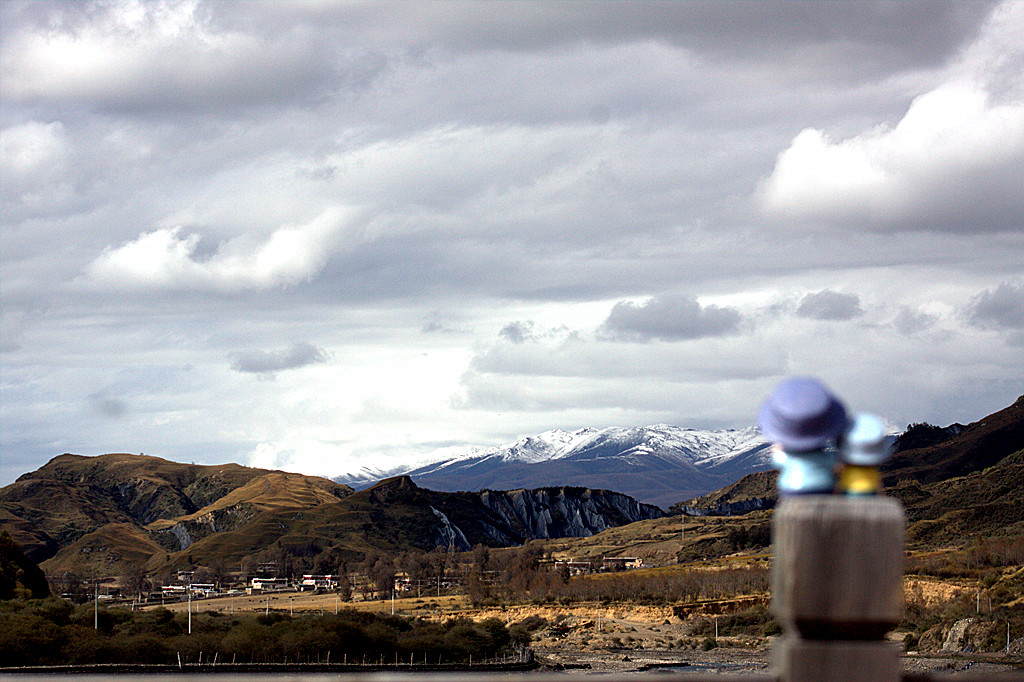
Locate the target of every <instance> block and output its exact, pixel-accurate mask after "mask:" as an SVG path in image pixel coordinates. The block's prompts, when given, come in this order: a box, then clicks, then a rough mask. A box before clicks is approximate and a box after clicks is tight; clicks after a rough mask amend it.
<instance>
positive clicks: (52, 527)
mask: <svg viewBox="0 0 1024 682" xmlns="http://www.w3.org/2000/svg"><path fill="white" fill-rule="evenodd" d="M259 479H263V480H264V481H265V482H264V483H262V484H261V483H260V482H259ZM313 481H315V483H312V482H313ZM248 484H251V487H248V488H246V486H247V485H248ZM235 491H241V492H238V493H236V497H235V498H232V497H229V496H230V495H231V494H232V493H235ZM351 492H352V491H351V489H350V488H348V487H347V486H342V485H338V484H337V483H334V482H332V481H329V480H327V479H324V478H316V477H307V476H300V475H298V474H284V473H282V472H273V471H268V470H265V469H252V468H249V467H243V466H241V465H238V464H223V465H215V466H204V465H196V464H181V463H178V462H171V461H168V460H165V459H160V458H158V457H146V456H143V455H129V454H109V455H102V456H99V457H83V456H80V455H68V454H65V455H60V456H59V457H55V458H53V459H52V460H50V461H49V462H48V463H47V464H45V465H44V466H43V467H41V468H40V469H38V470H37V471H34V472H32V473H29V474H25V475H23V476H21V477H20V478H18V480H17V481H15V482H14V483H12V484H11V485H9V486H6V487H4V488H2V489H0V522H2V524H3V527H4V529H6V530H8V532H10V533H11V536H12V537H13V538H14V540H15V542H17V543H18V544H19V545H20V546H21V547H22V548H23V549H24V551H25V553H26V555H28V556H29V557H30V558H32V559H33V560H34V561H37V562H43V561H44V560H46V559H50V558H51V557H53V556H54V555H55V554H56V553H57V552H58V551H64V552H66V551H67V550H68V547H69V546H70V545H72V544H74V543H75V542H77V541H78V540H79V539H81V538H83V537H84V536H85V535H87V534H91V533H94V532H96V531H97V530H98V529H100V528H103V527H104V526H108V525H110V524H114V526H115V527H118V528H122V529H124V528H128V527H140V526H143V525H146V524H152V523H154V522H160V521H161V520H165V519H166V520H176V519H179V518H186V519H187V518H189V517H194V516H195V515H197V513H199V512H201V511H202V510H203V509H204V508H211V511H210V513H211V515H212V514H213V513H214V512H219V513H220V514H221V516H222V517H224V518H227V517H230V516H237V517H249V516H252V515H253V514H255V513H258V512H259V511H260V510H262V509H266V508H273V507H275V506H278V507H281V506H287V504H288V500H292V502H293V506H296V507H301V506H304V505H308V504H311V503H312V502H313V500H315V499H318V500H320V501H321V502H323V501H325V500H326V499H328V498H329V499H332V500H335V501H336V500H338V499H341V498H343V497H345V496H346V495H348V494H350V493H351ZM218 503H219V504H218ZM173 525H175V522H174V521H169V522H168V523H167V526H168V527H170V526H173Z"/></svg>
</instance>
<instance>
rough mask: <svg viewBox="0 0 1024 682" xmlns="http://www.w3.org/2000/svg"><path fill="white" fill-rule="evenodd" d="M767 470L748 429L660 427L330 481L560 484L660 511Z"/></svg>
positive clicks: (762, 445) (553, 439) (541, 438)
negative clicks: (399, 479) (404, 478)
mask: <svg viewBox="0 0 1024 682" xmlns="http://www.w3.org/2000/svg"><path fill="white" fill-rule="evenodd" d="M770 467H771V459H770V454H769V443H768V441H767V440H766V439H765V438H764V436H762V435H761V433H760V431H759V430H758V429H757V428H755V427H749V428H745V429H729V430H720V431H701V430H696V429H685V428H680V427H676V426H667V425H664V424H659V425H656V426H643V427H635V428H620V427H611V428H605V429H592V428H588V429H580V430H578V431H561V430H557V429H556V430H553V431H545V432H544V433H541V434H538V435H536V436H530V437H527V438H523V439H521V440H519V441H517V442H515V443H513V444H511V445H505V446H500V447H494V448H488V449H480V448H473V449H470V450H467V451H466V452H464V453H461V454H458V455H455V456H449V457H446V458H445V459H440V460H437V461H433V462H430V463H427V464H422V463H421V464H418V465H412V466H398V467H394V468H388V469H380V468H373V467H364V468H362V469H359V470H357V471H353V472H351V473H348V474H345V475H342V476H337V477H335V478H334V479H333V480H334V481H335V482H336V483H340V484H343V485H348V486H351V487H353V488H355V489H361V488H366V487H369V486H371V485H373V484H374V483H376V482H377V481H379V480H382V479H385V478H390V477H394V476H409V477H410V478H412V479H413V480H414V481H415V482H416V483H417V484H418V485H421V486H423V487H426V488H430V489H432V490H441V491H457V490H482V489H488V488H489V489H494V490H509V489H516V488H536V487H539V486H543V485H550V484H551V483H555V482H556V483H558V484H559V485H575V486H586V487H591V488H607V489H612V490H616V491H618V492H622V493H625V494H627V495H629V496H631V497H634V498H636V499H638V500H641V501H643V502H646V503H649V504H655V505H658V506H662V507H667V506H668V505H670V504H672V503H674V502H678V501H679V500H682V499H687V498H690V497H695V496H697V495H702V494H704V493H708V492H710V491H712V490H717V489H718V488H721V487H722V486H725V485H728V484H730V483H732V482H734V481H736V480H737V479H738V478H740V477H742V476H743V475H745V474H748V473H751V472H754V471H763V470H765V469H768V468H770Z"/></svg>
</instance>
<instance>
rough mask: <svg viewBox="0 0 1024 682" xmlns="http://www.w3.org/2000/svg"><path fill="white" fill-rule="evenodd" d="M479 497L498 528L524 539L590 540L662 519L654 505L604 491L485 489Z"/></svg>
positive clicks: (569, 488) (568, 488)
mask: <svg viewBox="0 0 1024 682" xmlns="http://www.w3.org/2000/svg"><path fill="white" fill-rule="evenodd" d="M479 496H480V502H481V504H483V506H484V507H486V508H487V509H488V510H489V511H490V512H492V513H493V514H494V515H496V516H497V517H498V518H499V519H500V520H501V525H503V526H506V527H508V528H510V529H512V530H513V531H514V532H515V536H517V538H519V537H521V538H523V539H525V538H564V537H575V538H582V537H590V536H591V535H595V534H597V533H600V532H601V531H604V530H608V529H609V528H613V527H615V526H621V525H623V524H626V523H633V522H634V521H642V520H645V519H656V518H660V517H661V516H663V513H662V511H661V509H659V508H658V507H655V506H654V505H650V504H643V503H641V502H637V501H636V500H634V499H633V498H632V497H629V496H628V495H623V494H620V493H614V492H610V491H607V490H596V491H595V490H590V489H588V488H572V487H563V488H537V489H535V490H508V491H493V490H484V491H482V492H481V493H479ZM496 530H497V529H496Z"/></svg>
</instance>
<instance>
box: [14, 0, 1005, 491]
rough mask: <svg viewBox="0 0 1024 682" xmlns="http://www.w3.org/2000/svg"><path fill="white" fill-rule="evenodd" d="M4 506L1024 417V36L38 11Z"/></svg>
mask: <svg viewBox="0 0 1024 682" xmlns="http://www.w3.org/2000/svg"><path fill="white" fill-rule="evenodd" d="M0 12H2V17H0V18H2V25H3V31H2V73H0V95H2V108H0V125H2V154H0V173H2V177H0V180H2V183H0V188H2V243H0V259H2V260H0V266H2V273H0V274H2V288H0V294H2V307H0V314H2V333H3V337H2V356H0V358H2V377H0V381H2V394H0V418H2V423H0V438H2V442H0V454H2V470H0V484H6V483H9V482H11V481H13V480H14V478H16V477H17V476H18V475H20V474H21V473H24V472H27V471H31V470H34V469H36V468H37V467H39V466H40V465H42V464H43V463H44V462H46V461H47V460H48V459H50V458H51V457H53V456H55V455H57V454H60V453H63V452H74V453H79V454H87V455H95V454H101V453H105V452H134V453H139V452H144V453H146V454H153V455H159V456H162V457H166V458H169V459H174V460H178V461H192V462H196V463H218V462H227V461H236V462H241V463H246V464H252V465H257V466H265V467H277V468H284V469H289V470H293V471H301V472H304V473H311V474H324V475H336V474H339V473H343V472H345V471H347V470H350V469H353V468H357V467H359V466H362V465H367V464H369V465H377V466H382V465H389V464H392V463H397V462H401V461H406V460H418V459H421V458H424V457H427V456H431V455H432V454H435V453H439V452H447V451H449V450H451V449H458V448H464V447H466V446H486V445H497V444H502V443H505V442H508V441H511V440H514V439H516V438H518V437H521V436H524V435H529V434H534V433H538V432H540V431H543V430H546V429H550V428H556V427H557V428H564V429H575V428H580V427H584V426H594V427H604V426H612V425H620V426H630V425H642V424H653V423H669V424H674V425H678V426H689V427H695V428H729V427H741V426H748V425H750V424H752V423H754V421H755V415H756V411H757V406H758V404H759V403H760V402H761V400H762V399H763V398H764V396H765V395H766V394H767V393H768V392H769V391H770V390H771V388H772V387H773V386H774V385H775V384H776V383H777V382H778V381H780V380H781V379H782V378H784V377H786V376H788V375H792V374H813V375H816V376H819V377H821V378H822V379H824V380H825V381H826V383H828V384H829V385H830V386H831V387H832V388H833V389H834V390H835V391H836V392H837V393H838V394H839V395H840V396H841V397H842V398H843V399H844V400H845V401H846V403H847V405H848V407H850V408H851V409H855V410H872V411H875V412H878V413H880V414H882V415H883V416H885V417H886V418H887V419H888V420H889V421H890V422H891V423H893V424H895V425H901V426H905V425H906V424H907V423H909V422H917V421H928V422H932V423H939V424H948V423H951V422H953V421H961V422H968V421H973V420H975V419H978V418H980V417H982V416H984V415H986V414H988V413H991V412H992V411H995V410H997V409H1000V408H1002V407H1005V406H1007V405H1009V404H1010V403H1012V402H1013V401H1014V400H1015V399H1016V398H1017V396H1019V395H1021V394H1022V393H1024V369H1022V368H1024V228H1022V217H1021V216H1022V215H1024V191H1022V190H1021V187H1024V38H1022V36H1024V3H1022V2H1011V3H1005V4H998V3H995V4H993V3H986V2H961V3H949V2H937V3H931V2H914V3H898V2H889V3H856V2H844V3H807V4H802V3H776V2H772V3H764V4H757V3H747V2H742V3H740V2H730V3H718V2H709V3H700V2H687V3H632V2H629V3H617V2H601V3H593V4H588V3H547V2H528V3H503V2H480V3H437V4H434V3H427V2H416V3H395V4H392V3H373V2H368V3H362V2H339V3H328V2H320V1H318V0H317V1H314V0H305V1H298V0H296V1H294V2H268V3H265V4H260V3H255V2H246V3H236V2H198V1H186V2H177V1H174V0H167V1H161V2H133V1H122V0H110V1H106V2H93V3H86V2H83V3H65V2H17V1H10V2H3V3H2V4H0Z"/></svg>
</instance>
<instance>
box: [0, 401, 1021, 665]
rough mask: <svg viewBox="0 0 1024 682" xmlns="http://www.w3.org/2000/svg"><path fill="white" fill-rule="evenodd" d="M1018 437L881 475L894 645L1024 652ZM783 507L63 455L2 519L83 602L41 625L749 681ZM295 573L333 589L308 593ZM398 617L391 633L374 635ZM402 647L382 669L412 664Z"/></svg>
mask: <svg viewBox="0 0 1024 682" xmlns="http://www.w3.org/2000/svg"><path fill="white" fill-rule="evenodd" d="M1022 424H1024V398H1022V399H1020V400H1018V401H1016V402H1015V403H1014V404H1013V405H1011V406H1010V407H1008V408H1006V409H1005V410H1002V411H1000V412H998V413H995V414H993V415H988V416H987V417H985V418H983V419H981V420H978V421H977V422H974V423H972V424H968V425H966V426H964V425H956V428H952V427H950V428H949V429H932V428H923V427H920V428H916V429H914V428H912V429H910V430H909V431H908V434H910V435H912V436H913V437H912V438H910V437H908V442H909V443H910V444H911V445H912V447H911V446H910V445H908V446H907V448H906V449H904V450H900V451H899V452H898V453H897V454H896V456H895V458H894V459H893V460H892V461H891V462H890V463H889V464H888V465H887V466H886V467H885V469H884V476H885V480H886V485H887V493H888V494H890V495H892V496H894V497H895V498H897V499H898V500H899V501H900V502H901V503H902V504H903V506H904V508H905V510H906V517H907V522H908V526H907V533H906V540H907V553H906V557H905V567H906V571H905V573H906V578H905V602H906V615H905V617H904V620H903V622H901V623H900V624H899V626H898V627H897V628H896V629H895V630H893V631H892V632H891V633H890V635H889V636H890V638H891V639H893V640H895V641H898V642H900V643H901V644H903V646H904V648H905V649H906V650H908V651H918V652H921V653H920V655H921V656H926V657H935V656H940V657H941V656H946V657H949V656H954V657H955V656H961V655H963V654H964V652H965V651H968V650H969V651H972V652H988V653H989V654H993V655H994V654H995V653H996V652H998V651H1004V654H1005V651H1007V650H1008V651H1009V658H1007V659H1006V660H1007V661H1014V660H1017V659H1016V658H1014V656H1018V657H1019V656H1020V653H1021V652H1020V649H1022V648H1024V639H1022V637H1024V598H1022V597H1021V596H1020V595H1022V594H1024V489H1022V488H1024V485H1022V482H1024V428H1022ZM588 437H589V436H588ZM645 437H646V436H645ZM645 442H646V441H645ZM638 452H639V451H638V450H636V449H635V448H634V449H633V450H632V451H631V454H630V455H629V456H630V457H635V456H639V455H638V454H637V453H638ZM612 459H614V458H612ZM928 463H930V464H928ZM634 480H640V479H634ZM775 502H776V496H775V491H774V472H771V471H753V472H749V473H747V474H745V475H743V476H742V477H740V478H739V479H738V480H734V481H733V482H732V483H730V484H729V485H726V486H723V487H721V488H719V489H717V490H715V491H712V492H710V493H706V494H702V495H699V496H694V497H692V498H687V499H680V500H677V501H676V502H675V503H673V504H672V505H670V506H669V508H668V510H667V511H666V510H664V509H662V508H659V507H657V506H654V505H648V504H645V503H642V502H640V501H638V500H637V499H635V498H633V497H630V496H628V495H624V494H621V493H618V492H613V491H610V490H604V489H599V488H588V487H576V486H555V487H541V488H533V489H512V490H481V491H478V492H465V491H462V492H444V491H437V490H431V489H429V488H426V487H423V486H421V485H419V484H418V483H417V482H416V481H415V480H414V479H413V478H412V477H411V476H408V475H401V476H396V477H394V478H390V479H386V480H383V481H379V482H377V483H376V484H375V485H373V486H370V487H369V488H365V489H363V490H358V491H357V490H354V489H353V488H352V487H349V486H346V485H342V484H339V483H337V482H335V481H330V480H328V479H325V478H318V477H310V476H303V475H300V474H289V473H285V472H277V471H269V470H260V469H250V468H246V467H240V466H238V465H221V466H203V465H193V464H180V463H175V462H170V461H167V460H163V459H159V458H154V457H144V456H140V455H129V454H112V455H103V456H100V457H81V456H77V455H61V456H58V457H56V458H54V459H53V460H52V461H51V462H50V463H48V464H47V465H45V466H44V467H42V468H41V469H39V470H38V471H36V472H31V473H29V474H25V475H24V476H22V477H21V478H19V479H18V481H17V482H16V483H14V484H12V485H10V486H6V487H5V488H3V489H0V524H2V527H3V531H4V533H6V534H7V537H9V538H10V542H11V543H12V545H11V546H12V547H17V548H20V549H19V550H18V551H19V552H21V551H23V555H19V556H22V558H21V559H18V561H20V562H22V563H21V564H18V565H22V564H24V565H25V566H26V567H31V566H34V564H33V563H32V562H33V561H34V562H35V563H38V564H39V565H40V566H41V567H42V569H43V571H45V574H46V575H45V577H41V578H40V580H43V581H44V582H45V579H47V578H48V579H49V585H50V589H52V590H53V591H54V592H56V593H57V594H62V595H66V596H67V597H68V598H70V599H71V600H73V601H77V602H80V603H81V605H80V606H78V607H59V608H58V609H57V610H56V611H52V610H51V611H52V612H53V613H57V614H58V615H59V614H61V613H63V614H64V615H63V616H61V617H62V618H65V620H67V623H68V625H67V626H68V627H71V626H75V627H78V626H81V625H84V624H86V623H89V622H91V621H90V618H91V617H92V615H93V614H92V613H91V612H90V607H92V608H93V610H95V611H96V614H97V616H96V617H97V618H98V617H99V616H98V614H101V613H102V614H107V615H106V616H104V617H105V618H107V620H108V621H109V622H110V623H111V626H110V627H111V628H112V629H111V630H110V633H109V635H110V636H115V635H117V636H120V635H118V633H119V632H121V633H122V634H123V635H124V636H125V637H127V636H128V634H127V633H128V632H129V631H131V632H135V631H140V628H141V631H146V628H154V627H157V625H158V624H159V623H164V625H160V627H164V626H165V625H166V626H167V627H171V625H168V623H171V622H173V623H174V625H173V628H171V629H172V630H173V631H174V632H176V633H178V634H176V635H175V637H180V633H181V628H182V627H184V625H183V623H184V622H185V621H184V620H183V619H185V618H186V617H187V616H188V612H189V611H191V612H192V613H191V617H192V618H193V619H196V620H195V625H196V626H197V627H213V626H216V627H217V628H220V629H219V630H218V632H220V633H221V634H220V635H218V637H227V634H230V635H231V637H229V638H227V639H225V640H224V642H230V641H234V640H238V641H243V640H244V641H248V638H249V637H250V635H251V636H256V635H258V634H259V633H260V632H263V633H264V634H266V632H269V631H270V630H274V631H275V632H276V631H278V630H282V629H287V628H288V627H293V626H294V627H300V623H303V622H305V621H302V620H301V619H305V618H320V619H328V621H329V620H330V618H332V617H335V616H334V614H335V612H338V614H339V615H338V616H337V617H338V618H341V619H342V621H345V619H351V618H354V617H355V616H352V615H345V614H351V613H353V612H354V613H362V614H365V616H366V617H367V618H381V619H385V620H382V621H380V623H385V622H386V623H389V625H387V627H392V626H394V627H399V626H398V624H399V623H402V622H405V623H417V624H421V625H422V627H433V628H435V630H433V631H431V632H433V633H434V634H432V635H430V637H434V636H435V635H436V636H441V634H442V630H444V629H445V628H449V627H455V625H453V624H457V623H465V624H469V623H476V624H481V623H490V624H491V625H488V626H487V627H492V628H494V630H493V632H492V633H491V635H493V636H495V637H498V634H500V633H498V630H497V628H499V627H500V628H502V629H503V631H505V630H507V633H506V635H501V637H498V639H495V640H493V641H494V642H498V641H506V640H504V639H502V638H504V637H509V638H510V639H508V640H507V641H508V642H511V641H516V642H520V643H523V642H528V643H529V644H530V647H531V648H532V649H534V650H535V651H537V652H539V653H540V654H542V655H543V656H544V657H545V660H547V661H548V662H549V663H550V664H551V665H555V666H556V667H557V666H558V665H567V666H576V665H591V666H592V667H597V666H603V667H602V669H623V668H622V667H621V666H622V665H623V664H627V663H628V664H629V665H630V666H633V667H634V668H635V667H636V666H644V665H659V664H666V665H667V664H669V663H672V662H673V661H675V662H679V661H683V660H686V661H691V662H692V661H698V660H702V661H713V660H719V661H724V662H725V663H723V665H726V664H728V665H734V664H735V665H744V666H755V667H750V668H744V669H757V668H756V666H759V665H763V662H764V657H765V655H766V651H767V647H768V646H769V644H770V642H771V641H772V638H773V637H775V636H777V634H778V632H779V626H778V624H777V623H776V622H775V620H774V619H773V617H772V616H771V613H770V612H769V610H768V605H769V602H770V595H769V581H768V577H769V572H770V566H771V542H772V538H771V524H772V515H773V511H772V509H773V507H774V505H775ZM12 551H13V550H12ZM25 562H28V563H27V564H26V563H25ZM30 565H31V566H30ZM19 570H20V569H19ZM25 570H26V571H27V570H28V568H26V569H25ZM25 575H27V573H25ZM40 576H42V574H41V573H40ZM304 576H309V577H310V579H311V580H312V579H313V578H316V579H317V580H321V582H322V583H323V584H322V586H321V587H319V588H318V589H317V590H316V591H313V590H312V587H311V588H310V590H309V591H298V585H299V583H300V582H301V581H302V579H303V577H304ZM254 579H264V580H269V581H271V583H272V584H273V585H274V586H276V589H274V591H272V592H269V593H264V592H261V591H260V589H258V588H256V587H255V584H254V582H253V581H254ZM36 582H39V581H38V580H37V581H36ZM314 582H315V581H314ZM190 584H191V585H192V587H189V585H190ZM36 589H38V585H36V586H35V587H33V588H32V590H36ZM44 589H45V588H44ZM190 590H191V591H192V593H193V598H192V599H191V603H189V601H188V600H183V595H185V594H188V592H189V591H190ZM247 591H251V592H252V593H251V594H247ZM28 592H29V587H28V586H27V584H26V585H24V586H20V587H18V586H17V585H16V586H15V588H14V592H13V593H14V594H20V595H22V596H24V595H26V594H28ZM101 594H102V597H103V598H102V599H100V598H99V597H100V595H101ZM414 594H415V596H413V595H414ZM392 595H393V597H392ZM90 601H91V602H92V603H90ZM17 608H28V609H30V610H31V608H34V607H30V606H26V607H17ZM68 608H73V609H74V610H73V611H72V612H71V613H70V615H68V613H69V612H68V611H67V609H68ZM392 609H393V610H394V614H395V615H396V616H398V617H399V619H398V620H396V621H387V620H386V619H387V618H390V617H391V613H392ZM16 610H17V609H16ZM133 611H134V612H140V615H139V616H132V615H130V614H131V613H133ZM11 613H13V612H11ZM47 613H50V611H47ZM117 614H122V615H117ZM124 614H129V615H124ZM144 614H151V615H150V616H145V615H144ZM8 615H10V614H8ZM5 617H7V616H5ZM11 617H14V616H11ZM20 617H21V616H17V618H20ZM26 617H27V616H26ZM47 617H49V616H47ZM17 618H16V620H17ZM136 618H143V621H142V622H141V623H138V624H134V625H133V624H132V623H134V622H135V619H136ZM146 618H149V619H150V620H145V619H146ZM154 618H155V619H156V620H155V621H154V620H153V619H154ZM168 619H170V620H168ZM253 619H255V620H253ZM261 619H262V620H261ZM18 622H20V621H18ZM325 622H327V621H325ZM345 622H347V621H345ZM76 623H78V624H79V625H78V626H76V625H75V624H76ZM247 623H248V625H246V624H247ZM289 623H291V624H292V625H289ZM430 623H433V625H429V624H430ZM307 625H308V624H306V625H301V627H302V628H306V627H307ZM62 627H63V626H62ZM332 627H333V626H332ZM382 627H383V626H382ZM401 627H405V626H401ZM416 627H420V625H417V626H416ZM467 627H468V625H467ZM473 627H476V626H473ZM225 628H227V630H225ZM238 628H241V629H240V630H237V632H236V629H238ZM247 628H248V629H247ZM122 629H124V630H123V632H122ZM400 629H401V628H400ZM225 632H227V634H224V633H225ZM232 633H234V634H232ZM246 633H248V634H246ZM466 633H469V631H468V630H467V631H466ZM1008 635H1009V636H1010V641H1009V642H1007V641H1006V637H1007V636H1008ZM260 636H263V635H260ZM309 636H310V637H313V635H312V634H310V635H309ZM395 636H396V637H397V636H398V635H395ZM403 636H404V635H403ZM409 636H411V635H409ZM416 636H417V637H419V636H420V635H416ZM423 636H426V635H423ZM460 636H461V635H460ZM467 636H469V635H468V634H467ZM474 636H475V635H474ZM489 636H490V635H489ZM232 638H234V639H232ZM175 641H176V642H179V640H175ZM389 641H391V640H389ZM397 641H398V640H394V641H392V644H388V645H387V647H390V648H387V647H385V649H384V650H382V651H385V650H386V651H388V652H392V654H393V653H394V652H396V651H405V652H406V654H408V653H410V651H409V647H411V646H413V645H412V644H410V643H406V644H402V645H401V646H398V645H397V644H395V642H397ZM506 643H507V642H506ZM179 644H180V642H179ZM222 645H223V646H227V644H222ZM124 646H134V644H130V643H129V642H128V640H125V644H124ZM218 646H221V645H218ZM304 646H305V645H304ZM309 646H310V647H313V648H312V649H309V651H310V652H313V651H315V646H314V645H313V644H310V645H309ZM432 646H433V645H432ZM437 646H438V647H440V648H437V649H436V650H437V651H438V652H441V653H440V654H439V655H440V656H441V657H442V658H443V657H444V656H445V655H449V654H450V655H451V656H456V657H457V656H459V655H462V654H458V653H457V652H456V653H452V652H454V651H455V650H451V651H449V649H446V648H444V647H441V645H437ZM501 646H505V645H501ZM501 646H498V645H495V647H497V648H493V647H492V650H493V652H497V651H499V650H502V651H504V649H502V648H501ZM395 647H397V649H396V648H395ZM403 647H405V648H403ZM288 651H289V650H288V649H287V648H285V649H280V651H279V652H278V654H279V655H281V656H286V657H287V656H290V655H293V654H292V653H288ZM444 651H449V654H445V653H443V652H444ZM459 651H462V652H464V653H465V652H467V651H469V649H465V648H463V649H459ZM1014 652H1017V653H1016V654H1015V653H1014ZM293 653H294V652H293ZM411 653H412V655H413V656H415V655H416V652H415V651H412V652H411ZM278 654H275V655H278ZM392 654H388V655H392ZM406 654H402V655H406ZM309 655H310V656H313V655H314V654H313V653H310V654H309ZM380 655H384V654H380ZM466 655H468V654H466ZM716 656H717V657H718V658H717V659H716V658H715V657H716ZM739 659H742V661H743V662H741V663H737V662H736V660H739ZM615 666H619V667H615ZM630 669H633V668H630Z"/></svg>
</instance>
